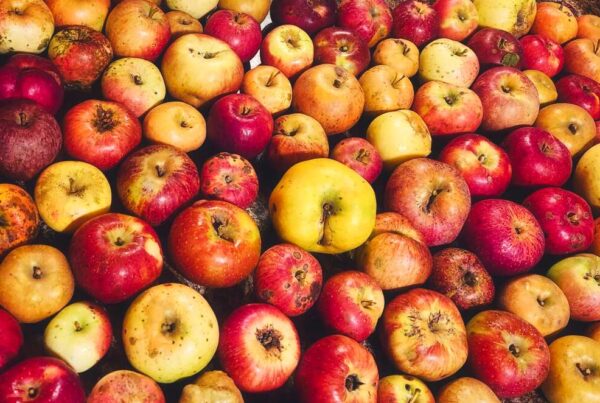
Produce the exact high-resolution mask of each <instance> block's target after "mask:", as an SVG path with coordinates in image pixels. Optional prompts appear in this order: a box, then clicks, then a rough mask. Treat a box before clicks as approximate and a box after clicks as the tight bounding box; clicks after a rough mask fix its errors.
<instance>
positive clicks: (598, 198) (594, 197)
mask: <svg viewBox="0 0 600 403" xmlns="http://www.w3.org/2000/svg"><path fill="white" fill-rule="evenodd" d="M599 160H600V145H599V144H596V145H595V146H593V147H592V148H590V149H589V150H588V151H586V152H585V153H584V154H583V156H582V157H581V158H580V159H579V162H578V163H577V166H576V167H575V174H574V175H573V187H574V189H575V192H576V193H577V194H579V195H580V196H581V197H583V198H584V199H585V201H587V202H588V203H589V204H590V206H591V207H592V208H593V209H594V211H598V210H599V209H600V186H599V185H600V178H599V174H600V171H599V170H598V166H599V164H600V161H599Z"/></svg>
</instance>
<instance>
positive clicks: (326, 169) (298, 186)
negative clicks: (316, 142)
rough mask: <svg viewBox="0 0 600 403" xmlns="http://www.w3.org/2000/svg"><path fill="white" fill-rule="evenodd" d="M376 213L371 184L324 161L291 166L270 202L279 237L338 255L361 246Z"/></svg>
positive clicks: (311, 250) (312, 161) (342, 168)
mask: <svg viewBox="0 0 600 403" xmlns="http://www.w3.org/2000/svg"><path fill="white" fill-rule="evenodd" d="M376 210H377V204H376V201H375V192H374V191H373V188H372V187H371V185H370V184H369V182H367V181H366V180H364V179H363V178H362V177H361V176H360V175H359V174H357V173H356V172H355V171H353V170H352V169H351V168H348V167H347V166H345V165H344V164H342V163H340V162H337V161H335V160H332V159H328V158H316V159H312V160H308V161H303V162H299V163H297V164H295V165H294V166H292V167H291V168H290V169H288V170H287V172H286V173H285V174H284V175H283V177H282V178H281V180H280V181H279V183H278V184H277V186H276V187H275V189H274V190H273V192H272V193H271V197H270V199H269V211H270V213H271V219H272V222H273V226H274V227H275V230H276V232H277V234H278V235H279V237H280V238H281V239H282V240H284V241H286V242H291V243H293V244H296V245H298V246H300V247H301V248H303V249H306V250H308V251H310V252H318V253H329V254H338V253H343V252H347V251H350V250H352V249H354V248H357V247H358V246H360V245H361V244H362V243H363V242H365V241H366V240H367V239H368V238H369V235H370V234H371V231H372V230H373V227H374V226H375V214H376Z"/></svg>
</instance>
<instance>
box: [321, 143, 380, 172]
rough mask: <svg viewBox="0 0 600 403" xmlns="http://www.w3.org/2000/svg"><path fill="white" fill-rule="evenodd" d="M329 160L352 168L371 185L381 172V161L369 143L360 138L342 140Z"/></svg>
mask: <svg viewBox="0 0 600 403" xmlns="http://www.w3.org/2000/svg"><path fill="white" fill-rule="evenodd" d="M331 158H333V159H334V160H336V161H339V162H341V163H342V164H344V165H346V166H348V167H349V168H352V169H353V170H354V171H356V172H357V173H358V174H359V175H360V176H362V177H363V178H364V179H365V180H366V181H367V182H369V183H373V182H375V179H377V178H378V177H379V175H380V174H381V171H382V170H383V160H382V159H381V156H380V155H379V152H378V151H377V149H376V148H375V147H373V145H372V144H371V143H369V142H368V141H367V140H365V139H363V138H361V137H350V138H346V139H343V140H342V141H340V142H339V143H337V144H336V145H335V147H334V148H333V150H332V151H331Z"/></svg>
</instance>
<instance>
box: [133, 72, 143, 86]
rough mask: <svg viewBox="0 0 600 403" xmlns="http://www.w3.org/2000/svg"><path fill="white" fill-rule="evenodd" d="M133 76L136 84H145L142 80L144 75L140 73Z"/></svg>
mask: <svg viewBox="0 0 600 403" xmlns="http://www.w3.org/2000/svg"><path fill="white" fill-rule="evenodd" d="M131 78H132V79H133V82H134V83H135V85H142V84H144V82H143V81H142V77H140V76H139V74H135V75H133V76H132V77H131Z"/></svg>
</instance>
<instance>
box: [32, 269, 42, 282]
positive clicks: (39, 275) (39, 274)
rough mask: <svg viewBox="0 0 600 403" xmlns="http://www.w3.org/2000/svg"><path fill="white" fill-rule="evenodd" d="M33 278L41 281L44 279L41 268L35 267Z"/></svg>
mask: <svg viewBox="0 0 600 403" xmlns="http://www.w3.org/2000/svg"><path fill="white" fill-rule="evenodd" d="M31 277H33V278H34V279H35V280H39V279H41V278H42V269H41V268H40V267H39V266H33V267H32V273H31Z"/></svg>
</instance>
